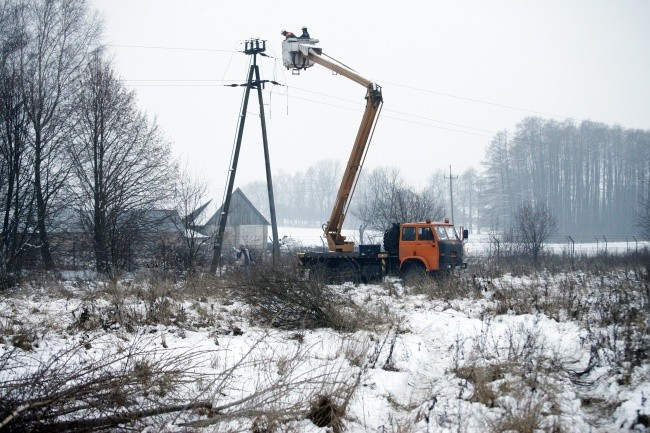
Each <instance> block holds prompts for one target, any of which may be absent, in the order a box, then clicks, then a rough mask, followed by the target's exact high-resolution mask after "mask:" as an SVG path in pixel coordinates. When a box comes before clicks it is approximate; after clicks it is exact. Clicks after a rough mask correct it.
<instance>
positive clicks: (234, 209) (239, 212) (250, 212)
mask: <svg viewBox="0 0 650 433" xmlns="http://www.w3.org/2000/svg"><path fill="white" fill-rule="evenodd" d="M222 208H223V205H221V206H220V207H219V209H217V211H216V212H215V213H214V215H212V217H210V219H209V220H208V221H207V222H206V224H205V226H211V225H213V226H214V225H217V223H218V222H219V215H221V212H222ZM226 225H229V226H247V225H266V226H268V225H271V224H270V223H269V222H268V220H267V219H266V218H265V217H264V215H262V214H261V213H260V211H258V210H257V208H256V207H255V206H253V203H251V201H250V200H249V199H248V197H246V196H245V195H244V193H243V192H242V190H241V189H239V188H237V189H236V190H235V191H234V192H233V193H232V196H231V198H230V209H229V211H228V221H227V222H226Z"/></svg>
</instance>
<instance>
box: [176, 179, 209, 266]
mask: <svg viewBox="0 0 650 433" xmlns="http://www.w3.org/2000/svg"><path fill="white" fill-rule="evenodd" d="M207 195H208V184H207V182H206V181H205V180H203V179H200V178H197V177H193V176H192V175H191V174H190V173H189V172H188V170H187V169H185V170H183V171H181V172H180V173H179V175H178V178H177V180H176V187H175V191H174V203H175V206H176V210H177V214H178V215H179V219H178V220H177V221H174V223H175V224H176V228H177V229H178V232H179V236H180V237H181V239H182V249H181V255H182V259H183V266H184V268H185V269H186V270H187V272H188V273H193V272H194V270H195V267H196V265H197V261H198V259H199V257H200V253H201V249H202V248H203V246H204V245H205V244H206V242H207V241H208V239H209V237H208V236H206V235H205V234H203V233H200V232H199V231H198V227H199V226H200V225H201V222H202V221H201V219H202V215H203V212H204V211H205V208H206V207H207V206H208V205H209V204H210V201H206V197H207Z"/></svg>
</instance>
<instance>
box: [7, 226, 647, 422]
mask: <svg viewBox="0 0 650 433" xmlns="http://www.w3.org/2000/svg"><path fill="white" fill-rule="evenodd" d="M281 233H282V232H281ZM293 233H296V234H295V236H299V234H297V232H293ZM293 233H292V235H293ZM280 236H282V234H280ZM646 272H647V268H646ZM255 278H258V277H255ZM260 278H261V277H260ZM641 278H643V276H642V274H638V273H635V272H634V271H633V270H628V273H623V272H622V271H611V272H602V271H600V272H598V273H596V274H593V275H591V274H589V273H585V272H575V273H569V274H566V273H560V274H557V275H550V274H546V273H544V272H542V273H539V274H535V275H529V276H512V275H505V276H502V277H499V278H473V279H472V278H469V277H467V278H460V279H454V280H443V281H432V282H430V283H429V284H428V285H427V286H423V287H419V288H405V287H403V286H402V284H401V282H400V281H399V280H397V279H388V280H386V281H384V282H383V283H382V284H379V285H358V286H353V285H351V284H345V285H341V286H329V289H330V291H331V292H329V293H331V296H332V297H336V299H340V300H341V302H342V304H341V305H342V308H343V311H347V310H349V311H352V312H353V313H354V314H352V315H351V316H352V318H350V317H348V319H347V320H351V319H354V320H356V322H353V323H354V326H352V327H349V326H348V328H346V330H343V331H336V330H334V329H332V328H327V327H325V328H315V329H285V330H283V329H278V328H276V327H272V326H268V325H264V324H263V323H261V322H262V320H261V317H262V316H260V314H259V311H258V310H256V309H255V308H254V306H253V304H250V303H246V302H244V301H242V299H241V298H240V296H238V290H239V291H241V290H244V289H241V288H240V289H235V290H233V289H224V288H223V287H216V286H215V287H214V288H211V287H203V288H202V289H201V290H202V291H201V292H200V293H199V292H196V293H195V292H192V291H193V290H194V291H196V290H198V289H196V288H193V287H190V285H189V283H188V284H185V283H176V284H173V283H164V282H160V281H155V280H148V279H143V280H139V279H138V278H137V277H136V278H135V279H125V280H122V281H120V282H119V283H118V284H116V285H115V284H112V283H110V282H102V281H83V280H79V279H73V278H71V279H68V280H66V281H61V282H43V283H42V284H39V283H38V282H32V283H31V284H29V285H27V286H25V287H23V288H21V289H15V290H13V291H10V292H8V293H6V294H5V296H3V297H2V298H0V312H1V313H0V328H1V329H2V340H0V343H1V344H0V362H2V366H3V367H2V371H1V372H0V386H1V387H2V389H3V391H2V392H3V394H2V396H1V398H0V401H2V400H3V399H4V401H5V402H8V401H10V399H9V397H16V396H21V395H22V397H20V398H22V399H23V400H22V401H25V400H30V399H31V400H30V401H31V403H30V404H32V405H36V404H37V403H42V402H43V401H50V400H48V399H52V397H51V396H48V395H46V394H47V390H48V388H50V392H52V389H51V388H52V387H54V388H55V390H57V392H59V394H57V395H61V394H64V390H66V389H67V387H70V386H72V385H74V384H75V381H77V382H79V384H80V385H82V387H81V388H79V389H77V390H76V391H75V392H77V393H79V392H81V391H80V390H82V389H84V387H83V385H87V386H88V387H90V386H92V385H93V384H99V385H98V390H101V391H102V392H106V396H105V397H103V398H113V397H114V394H115V392H116V391H115V390H113V391H110V390H111V389H113V386H114V383H113V382H111V380H112V379H110V378H109V379H102V380H107V382H106V385H105V386H104V385H102V383H104V382H102V381H101V380H98V379H97V377H96V375H97V374H98V373H97V371H94V370H95V366H104V367H105V368H107V369H113V370H116V371H118V372H125V371H128V372H135V373H134V374H135V378H136V380H135V381H134V383H130V382H129V386H130V387H132V389H131V391H130V392H131V393H132V395H127V396H122V397H123V400H120V399H117V400H116V401H117V402H122V403H120V404H122V405H123V406H119V405H118V407H116V408H113V409H115V410H116V412H117V413H120V410H127V408H129V407H132V405H134V404H136V405H137V406H138V408H142V409H143V410H144V409H147V408H149V409H150V408H151V407H156V405H158V406H161V405H162V406H165V407H168V408H169V407H172V408H173V407H174V405H176V406H179V405H180V406H181V407H183V408H187V410H183V411H179V412H169V413H162V414H158V415H156V416H151V417H147V418H146V419H145V420H144V421H142V422H140V423H136V424H135V425H134V426H132V427H133V428H134V429H135V430H136V431H146V432H158V431H165V432H190V431H191V432H216V431H218V432H221V431H223V432H231V431H256V432H262V431H265V432H284V431H286V432H320V433H325V432H332V431H334V432H339V431H343V429H344V431H346V432H350V433H357V432H450V433H451V432H454V433H456V432H504V431H522V432H523V431H525V432H543V431H547V432H585V433H586V432H615V431H649V427H648V425H649V423H648V420H649V417H650V402H649V401H648V397H649V396H650V363H649V362H648V345H647V344H648V342H649V339H648V335H647V334H646V332H647V330H648V329H649V327H648V316H649V314H650V310H649V308H650V307H649V305H648V292H647V290H648V289H647V287H648V282H647V280H645V281H644V280H642V279H641ZM645 278H647V277H645ZM192 284H198V283H192ZM251 287H252V286H251ZM193 293H195V294H193ZM328 301H329V299H328ZM346 323H347V322H346ZM84 366H92V368H91V371H94V373H90V377H89V376H88V375H83V374H81V373H79V372H80V371H82V370H83V368H86V367H84ZM96 370H99V368H97V369H96ZM177 370H178V371H177ZM160 372H170V373H169V376H166V373H165V374H163V375H162V376H160V374H161V373H160ZM171 372H175V373H176V374H178V377H177V376H173V375H172V374H171ZM30 373H33V374H34V376H31V379H24V380H25V382H22V383H20V380H18V379H17V378H19V377H25V375H29V374H30ZM48 373H50V374H54V375H57V376H59V377H66V375H70V376H71V377H72V378H71V379H70V380H69V381H66V382H62V381H61V380H62V379H59V382H56V378H52V377H48ZM157 374H158V375H157ZM93 375H94V376H93ZM111 377H112V376H111ZM66 380H67V379H66ZM16 383H19V384H20V386H16V385H15V384H16ZM12 387H13V388H12ZM138 387H140V388H138ZM12 389H13V390H12ZM10 390H11V391H10ZM109 391H110V392H109ZM330 397H331V399H332V401H335V402H336V404H337V405H338V406H337V407H339V408H340V407H344V409H341V413H340V414H339V415H340V418H339V419H338V421H337V420H334V421H332V422H331V424H330V427H326V426H323V427H318V426H316V425H315V424H314V422H312V421H311V420H310V416H311V415H310V414H311V412H310V407H314V404H315V403H314V402H318V401H319V399H321V400H322V399H323V398H325V399H327V398H330ZM80 398H81V397H80ZM206 402H207V404H208V405H209V406H210V409H206V408H205V407H204V406H205V403H206ZM0 406H2V407H1V409H2V410H3V411H4V412H3V413H1V414H0V417H2V418H1V419H0V421H1V422H2V424H0V431H4V430H3V427H2V426H3V425H4V426H5V428H6V429H7V431H15V430H10V427H11V426H12V420H13V421H15V420H16V419H20V416H21V414H25V413H28V412H29V410H32V409H33V408H29V407H27V408H25V405H23V406H21V408H22V409H21V410H18V409H16V410H15V411H14V414H9V413H7V412H6V410H7V406H6V403H5V404H2V403H0ZM26 406H29V404H28V405H26ZM66 407H69V405H68V406H66ZM189 408H191V410H190V409H189ZM214 408H217V409H214ZM14 409H15V407H14ZM19 409H20V408H19ZM68 410H69V409H68ZM79 413H81V414H85V415H84V416H85V417H86V415H87V417H86V418H90V417H100V418H101V417H102V416H105V414H104V413H97V412H93V409H92V407H85V408H82V409H81V412H79ZM335 413H336V411H335ZM77 415H78V414H77ZM66 416H67V417H68V418H70V419H73V418H74V417H73V416H72V415H66ZM112 416H114V415H112ZM64 418H65V417H64Z"/></svg>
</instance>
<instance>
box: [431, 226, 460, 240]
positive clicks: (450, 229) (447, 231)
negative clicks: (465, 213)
mask: <svg viewBox="0 0 650 433" xmlns="http://www.w3.org/2000/svg"><path fill="white" fill-rule="evenodd" d="M436 233H438V239H441V240H444V239H452V240H457V239H458V233H456V228H455V227H454V226H437V227H436Z"/></svg>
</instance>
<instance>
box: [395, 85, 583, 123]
mask: <svg viewBox="0 0 650 433" xmlns="http://www.w3.org/2000/svg"><path fill="white" fill-rule="evenodd" d="M382 83H386V84H392V85H393V86H398V87H403V88H405V89H411V90H417V91H419V92H426V93H431V94H434V95H439V96H445V97H447V98H454V99H460V100H462V101H467V102H474V103H477V104H484V105H491V106H493V107H500V108H507V109H509V110H517V111H523V112H526V113H532V114H539V115H543V116H549V117H557V118H560V119H571V118H572V117H571V116H562V115H559V114H552V113H546V112H543V111H537V110H531V109H528V108H521V107H516V106H514V105H506V104H499V103H497V102H490V101H484V100H481V99H475V98H468V97H466V96H459V95H452V94H451V93H445V92H439V91H436V90H431V89H423V88H420V87H413V86H407V85H405V84H400V83H393V82H390V81H382Z"/></svg>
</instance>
